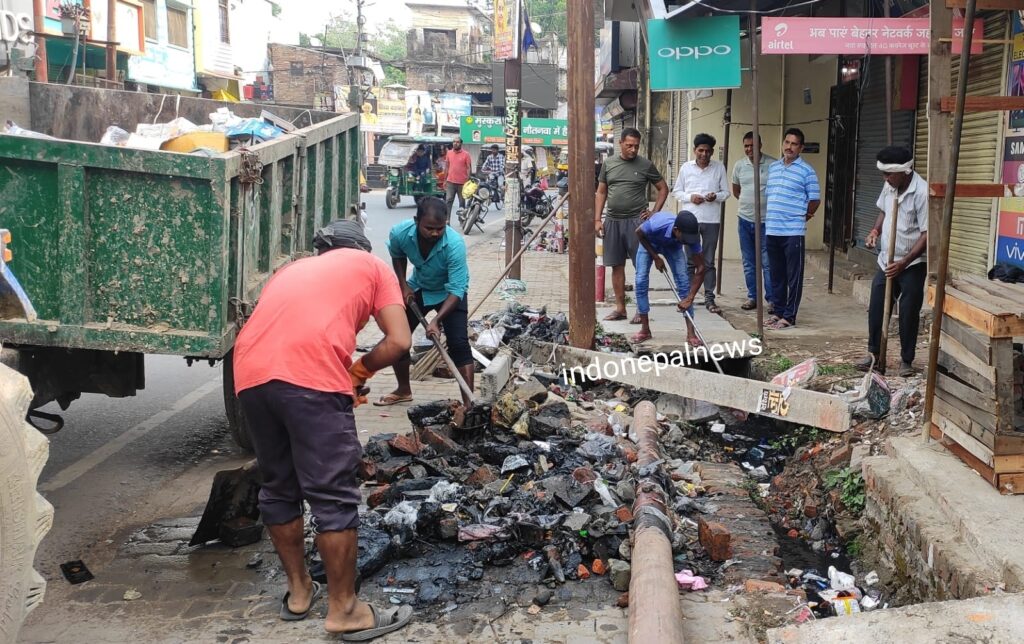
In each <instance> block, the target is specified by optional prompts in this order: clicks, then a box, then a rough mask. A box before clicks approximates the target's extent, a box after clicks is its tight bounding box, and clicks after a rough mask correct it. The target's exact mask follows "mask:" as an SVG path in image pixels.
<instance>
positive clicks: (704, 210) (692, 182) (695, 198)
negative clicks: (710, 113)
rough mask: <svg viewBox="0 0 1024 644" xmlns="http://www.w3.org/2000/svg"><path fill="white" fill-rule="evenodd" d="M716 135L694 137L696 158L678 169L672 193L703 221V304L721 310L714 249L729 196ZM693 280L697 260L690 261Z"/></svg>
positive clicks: (701, 237) (701, 232) (709, 308)
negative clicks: (716, 290)
mask: <svg viewBox="0 0 1024 644" xmlns="http://www.w3.org/2000/svg"><path fill="white" fill-rule="evenodd" d="M716 143H717V142H716V141H715V137H713V136H711V135H710V134H698V135H697V136H695V137H693V160H692V161H687V162H686V163H684V164H683V165H682V167H681V168H679V176H677V177H676V183H675V185H674V186H673V187H672V194H674V195H675V197H676V199H678V200H679V203H680V204H684V207H685V208H687V209H688V210H689V211H690V212H692V213H693V214H694V215H695V216H696V217H697V222H698V223H699V224H700V246H701V247H702V248H703V249H704V260H705V265H706V266H707V270H706V271H705V272H704V306H705V307H707V310H708V311H710V312H711V313H721V312H722V309H721V308H719V306H718V305H717V304H715V283H716V278H717V271H716V269H715V251H716V250H717V249H718V236H719V235H720V234H721V232H722V231H721V228H722V224H721V206H720V204H721V203H722V202H723V201H725V200H726V199H728V198H729V186H728V184H727V183H726V180H725V166H724V165H722V163H721V161H716V160H715V159H712V158H711V156H712V155H713V154H714V153H715V144H716ZM688 267H689V271H690V276H691V279H692V278H693V274H694V270H695V263H694V262H693V261H692V260H690V261H689V263H688Z"/></svg>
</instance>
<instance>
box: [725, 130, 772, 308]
mask: <svg viewBox="0 0 1024 644" xmlns="http://www.w3.org/2000/svg"><path fill="white" fill-rule="evenodd" d="M757 149H758V150H760V149H761V137H760V136H758V138H757ZM743 152H744V153H745V154H746V156H745V157H744V158H742V159H740V160H739V161H737V162H736V165H735V166H733V169H732V194H733V196H734V197H736V198H737V199H738V200H739V202H740V203H739V208H737V210H736V214H737V215H739V236H740V254H741V255H742V256H743V279H744V280H745V281H746V283H747V301H746V302H744V303H743V304H741V305H740V308H741V309H743V310H744V311H750V310H752V309H756V308H757V275H756V272H757V257H756V255H757V249H756V246H757V240H756V239H754V229H755V225H756V224H755V221H754V133H753V132H747V133H746V134H744V135H743ZM758 161H759V163H758V165H759V166H760V168H761V274H762V276H763V284H764V301H765V302H766V303H767V304H768V306H767V310H768V314H769V315H771V314H772V313H774V312H775V307H773V306H772V280H771V271H769V270H768V244H767V241H766V240H765V228H764V222H765V219H766V216H767V215H766V213H767V208H768V199H767V198H766V197H765V187H766V186H767V184H768V169H769V168H770V167H771V165H772V163H775V158H774V157H771V156H768V155H767V154H765V153H764V152H761V153H760V158H759V159H758Z"/></svg>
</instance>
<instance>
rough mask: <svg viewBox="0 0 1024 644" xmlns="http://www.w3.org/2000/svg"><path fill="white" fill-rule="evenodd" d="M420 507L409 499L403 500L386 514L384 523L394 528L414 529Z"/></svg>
mask: <svg viewBox="0 0 1024 644" xmlns="http://www.w3.org/2000/svg"><path fill="white" fill-rule="evenodd" d="M418 515H419V509H418V508H417V507H416V506H415V505H414V504H412V503H411V502H409V501H402V502H401V503H399V504H398V505H396V506H395V507H393V508H391V509H390V510H389V511H388V513H387V514H385V515H384V523H385V524H387V526H388V527H390V528H392V529H393V530H400V529H402V528H407V529H410V530H411V529H414V528H415V527H416V519H417V516H418Z"/></svg>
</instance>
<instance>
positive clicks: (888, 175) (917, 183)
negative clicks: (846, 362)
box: [856, 147, 928, 377]
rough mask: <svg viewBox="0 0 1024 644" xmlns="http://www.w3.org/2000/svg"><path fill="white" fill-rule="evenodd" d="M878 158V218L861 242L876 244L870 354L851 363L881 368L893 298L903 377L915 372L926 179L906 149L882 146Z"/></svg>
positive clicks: (925, 229)
mask: <svg viewBox="0 0 1024 644" xmlns="http://www.w3.org/2000/svg"><path fill="white" fill-rule="evenodd" d="M877 160H878V169H879V170H880V171H881V173H882V176H883V177H884V179H885V183H884V184H883V187H882V194H881V195H879V196H878V203H877V204H876V205H877V206H878V219H877V221H876V222H875V226H874V227H873V228H872V229H871V232H870V233H869V234H868V237H867V239H866V240H865V245H866V246H867V247H868V248H874V247H875V246H876V245H877V246H878V247H879V250H878V271H877V272H876V273H875V278H874V279H873V280H872V281H871V303H870V305H869V308H868V353H869V355H868V356H867V357H866V358H864V360H862V361H860V362H858V363H857V364H856V367H857V368H858V369H860V370H861V371H867V370H868V369H870V368H872V364H874V369H875V370H876V371H878V372H879V373H882V374H884V373H885V358H886V356H885V355H884V347H885V340H886V339H887V338H888V332H887V327H888V324H889V319H888V314H889V312H890V311H891V308H892V304H893V302H895V301H897V300H898V301H899V304H900V358H901V360H900V370H899V375H900V377H907V376H911V375H913V374H914V367H913V363H914V352H915V349H916V348H917V332H918V325H919V323H920V320H921V306H922V305H923V304H924V285H925V281H926V278H927V275H928V273H927V263H926V262H925V256H926V253H927V251H928V182H927V181H925V180H924V179H923V178H922V177H921V175H919V174H918V173H916V172H914V159H913V155H912V154H911V153H910V150H908V149H906V148H901V147H888V148H883V149H882V150H881V151H880V152H879V153H878V156H877ZM894 215H895V218H894ZM887 296H888V302H886V299H887ZM880 353H883V355H879V354H880Z"/></svg>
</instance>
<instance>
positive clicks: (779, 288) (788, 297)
mask: <svg viewBox="0 0 1024 644" xmlns="http://www.w3.org/2000/svg"><path fill="white" fill-rule="evenodd" d="M803 150H804V133H803V132H801V131H800V130H798V129H797V128H795V127H793V128H789V129H788V130H786V136H785V138H784V139H783V140H782V158H781V159H779V160H778V161H776V162H775V163H773V164H772V165H771V166H770V167H769V169H768V185H767V186H766V187H765V196H766V197H767V199H768V209H767V222H766V223H765V232H766V233H767V240H768V261H769V263H770V264H771V268H770V272H771V277H772V297H773V298H774V299H773V302H772V304H773V305H774V307H775V313H773V314H772V316H771V317H770V318H768V328H769V329H775V330H780V329H788V328H789V327H792V326H795V325H796V314H797V311H798V310H799V309H800V300H801V298H802V297H803V292H804V237H805V235H806V234H807V222H808V221H809V220H810V219H811V217H813V216H814V213H815V212H817V210H818V206H820V205H821V188H820V187H819V186H818V175H817V173H815V172H814V168H812V167H811V165H810V164H809V163H807V162H806V161H804V160H803V158H801V156H800V153H801V152H803Z"/></svg>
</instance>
